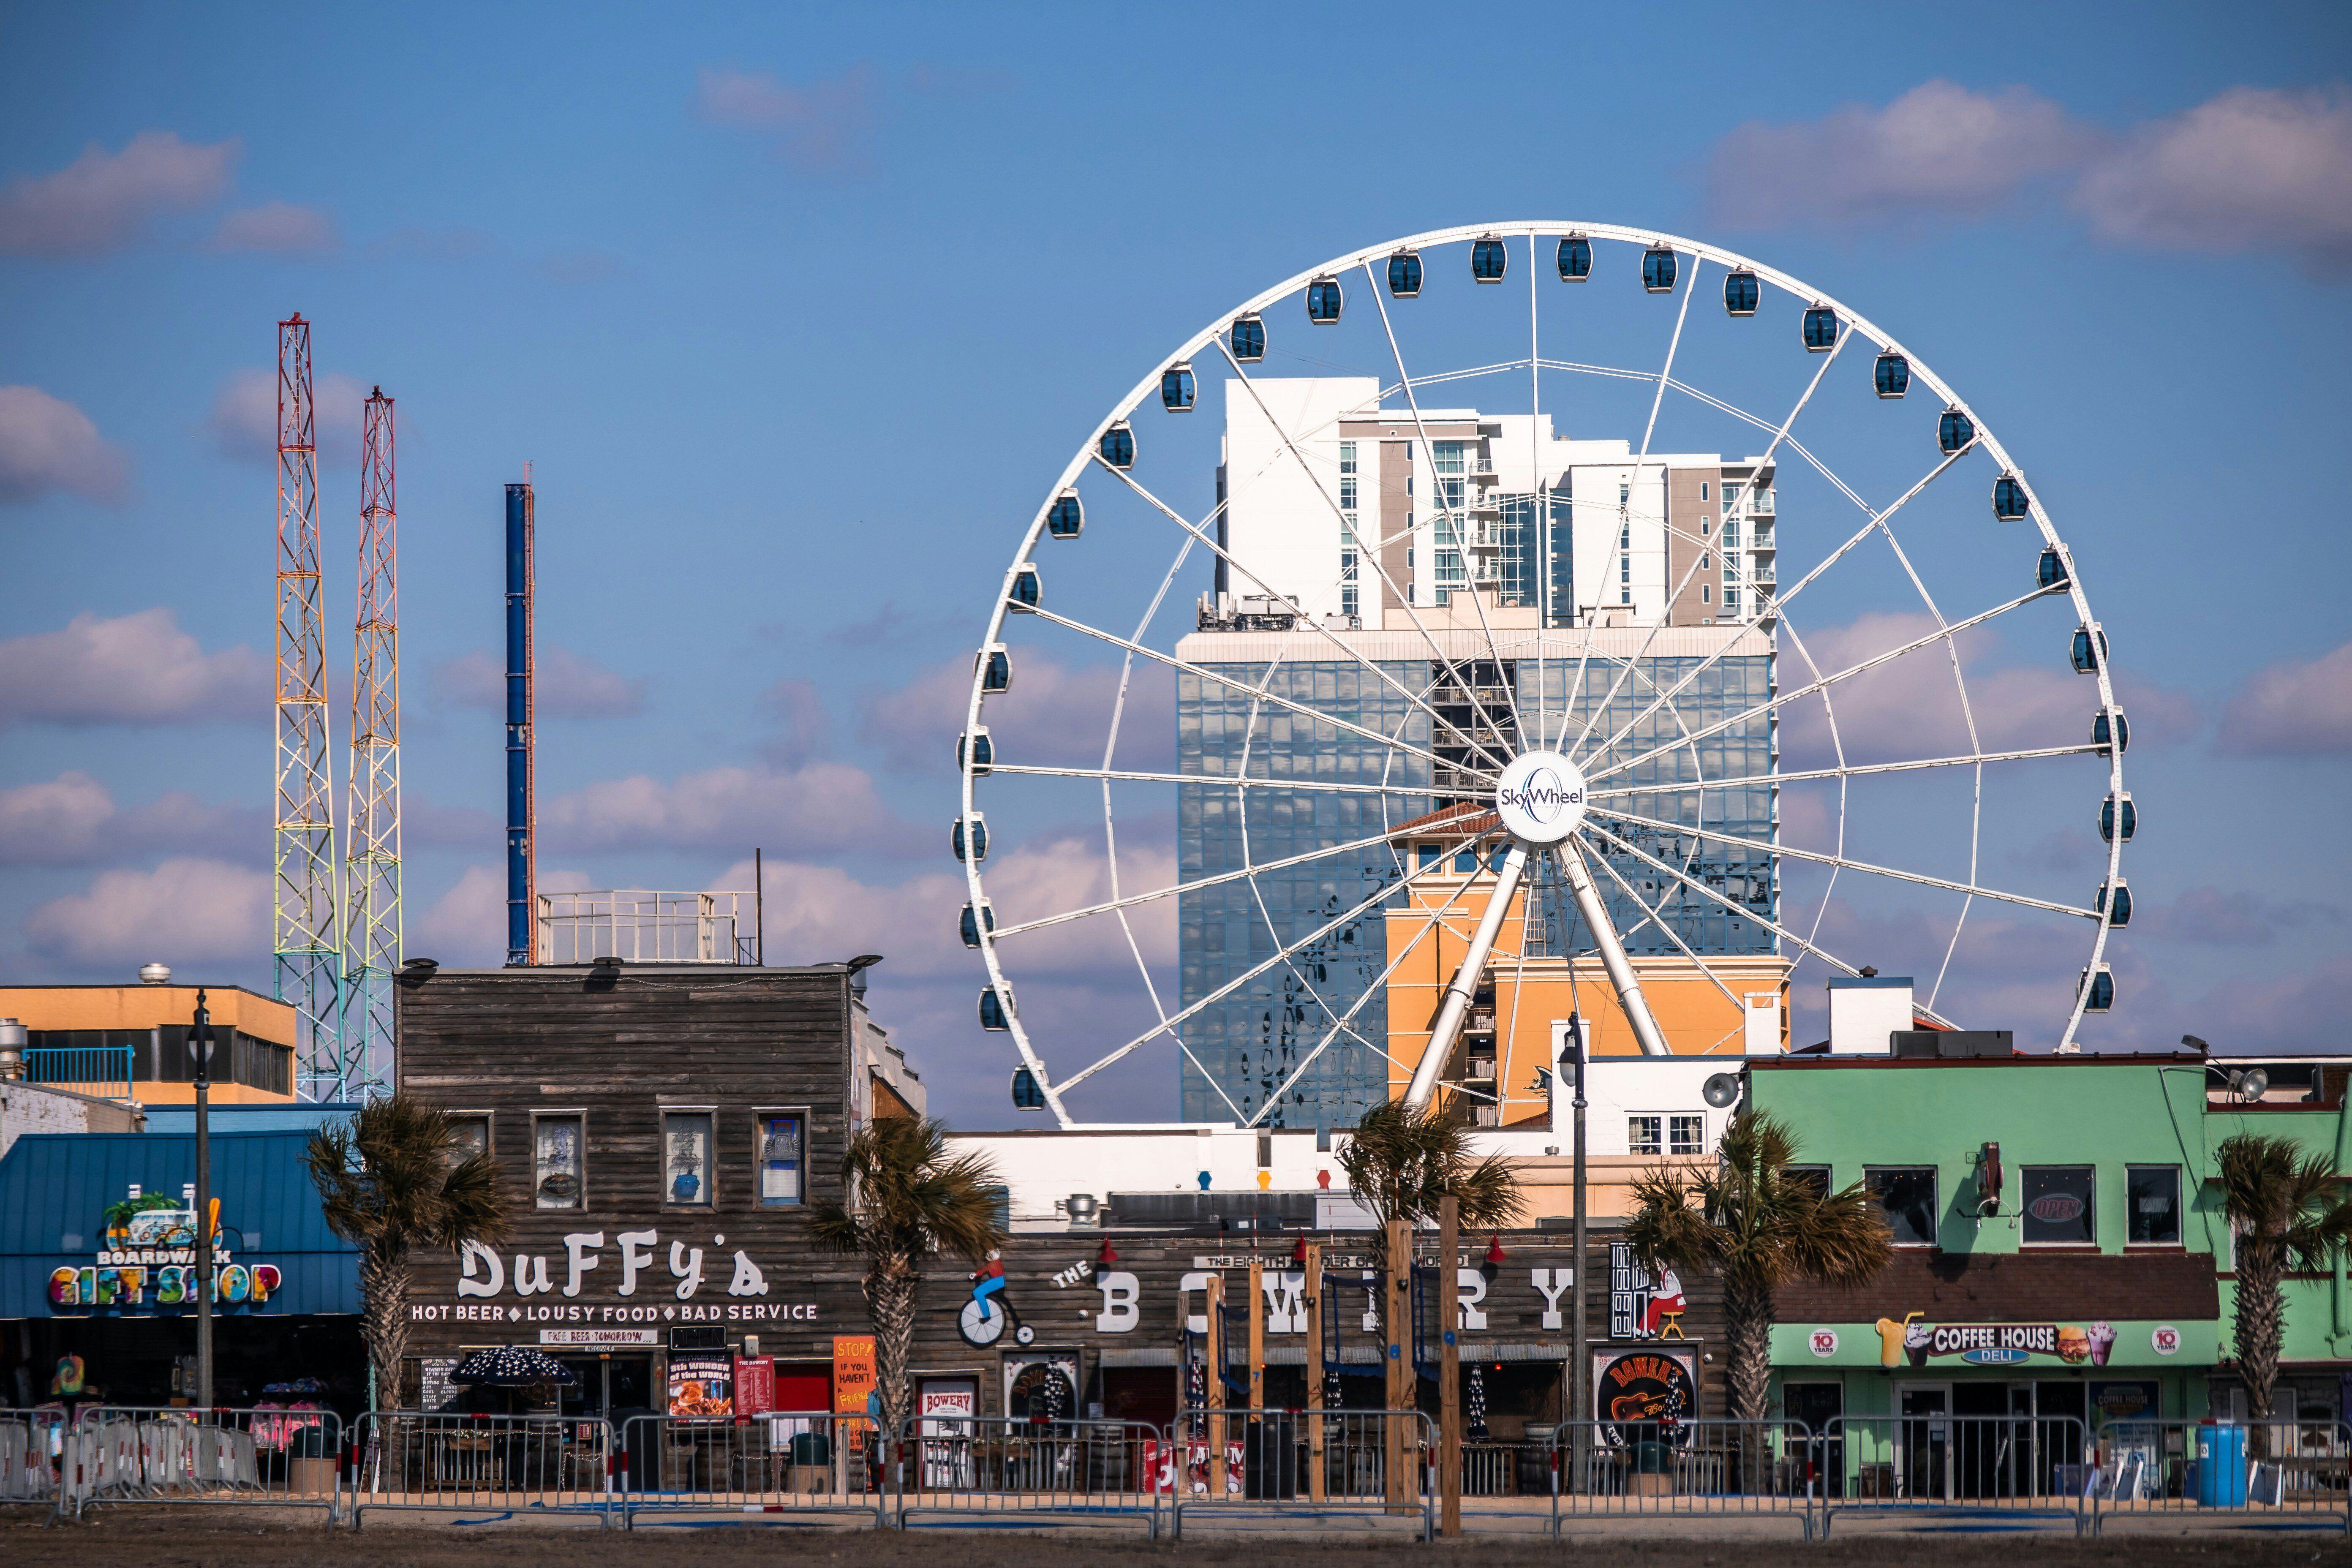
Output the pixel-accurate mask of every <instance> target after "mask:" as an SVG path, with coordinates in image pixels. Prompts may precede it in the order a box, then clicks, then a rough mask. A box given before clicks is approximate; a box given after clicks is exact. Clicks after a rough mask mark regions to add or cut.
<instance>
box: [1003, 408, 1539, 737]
mask: <svg viewBox="0 0 2352 1568" xmlns="http://www.w3.org/2000/svg"><path fill="white" fill-rule="evenodd" d="M1236 368H1238V367H1236ZM1246 381H1247V378H1246V377H1244V384H1246ZM1253 395H1255V389H1253ZM1261 406H1262V405H1261ZM1266 417H1267V418H1268V419H1269V420H1271V419H1272V418H1273V417H1274V416H1272V415H1270V414H1269V415H1268V416H1266ZM1275 428H1276V430H1277V431H1279V430H1280V429H1281V426H1280V425H1278V424H1277V425H1276V426H1275ZM1283 439H1284V440H1285V441H1287V440H1288V439H1289V437H1288V436H1287V435H1286V436H1284V437H1283ZM1293 450H1294V451H1295V450H1296V448H1295V447H1294V448H1293ZM1096 464H1097V467H1098V468H1101V469H1102V470H1103V471H1104V472H1105V473H1108V474H1109V475H1111V476H1112V477H1113V478H1115V479H1118V481H1119V483H1121V484H1123V485H1125V486H1126V487H1127V488H1128V489H1131V490H1133V491H1134V492H1135V493H1136V494H1137V495H1139V496H1140V497H1141V498H1142V499H1143V500H1144V501H1145V503H1146V504H1148V505H1149V506H1150V507H1151V509H1152V510H1155V511H1157V512H1159V513H1160V515H1161V516H1162V517H1165V518H1166V519H1168V521H1171V522H1172V523H1174V524H1175V525H1176V526H1177V527H1179V528H1181V529H1182V530H1183V531H1185V532H1186V533H1188V534H1191V535H1192V537H1193V538H1194V539H1196V540H1198V541H1199V542H1200V543H1201V545H1202V548H1204V549H1206V550H1207V551H1208V552H1209V553H1211V554H1212V555H1214V556H1215V557H1216V558H1217V559H1218V560H1220V561H1222V562H1223V563H1225V564H1226V565H1228V566H1230V567H1232V568H1233V569H1234V571H1236V572H1238V573H1240V574H1242V575H1243V576H1244V577H1246V578H1248V579H1249V580H1250V581H1251V582H1253V583H1255V584H1257V585H1258V586H1259V587H1260V588H1262V589H1265V594H1266V596H1267V597H1268V598H1269V599H1272V600H1274V601H1275V602H1276V603H1285V602H1286V600H1285V599H1284V596H1283V595H1280V594H1277V593H1276V592H1275V591H1274V589H1273V588H1272V587H1271V586H1270V585H1269V584H1267V583H1266V582H1265V579H1264V578H1262V577H1260V576H1259V575H1258V574H1256V573H1255V572H1253V571H1251V570H1250V569H1249V568H1248V567H1247V566H1244V565H1243V564H1242V563H1240V562H1239V561H1237V560H1235V559H1234V557H1233V555H1232V554H1231V552H1228V551H1226V549H1225V548H1224V547H1223V545H1221V544H1219V543H1218V542H1216V541H1215V540H1213V539H1212V538H1210V537H1209V536H1208V535H1207V534H1206V533H1204V532H1202V531H1201V529H1200V527H1199V525H1198V524H1196V523H1194V522H1192V521H1191V520H1190V519H1189V518H1187V517H1185V516H1184V514H1183V513H1181V512H1180V511H1178V510H1176V509H1175V508H1174V507H1171V506H1170V505H1169V504H1168V503H1167V502H1166V501H1164V500H1160V498H1159V497H1158V496H1156V495H1154V494H1152V493H1151V491H1150V490H1149V489H1145V488H1144V487H1143V486H1142V485H1141V484H1139V482H1137V480H1136V479H1135V477H1134V476H1133V475H1131V474H1129V473H1128V472H1127V471H1126V470H1125V469H1123V468H1112V467H1111V466H1110V465H1109V464H1108V463H1106V462H1103V461H1101V459H1100V457H1099V456H1097V459H1096ZM1299 467H1300V468H1306V469H1307V473H1308V474H1309V475H1310V476H1311V477H1313V478H1314V479H1315V480H1316V485H1317V488H1318V489H1320V488H1321V485H1322V479H1321V476H1319V475H1315V474H1314V470H1313V469H1311V468H1307V461H1306V459H1305V458H1300V459H1299ZM1372 570H1373V571H1375V572H1379V571H1380V570H1381V568H1380V566H1379V563H1378V562H1377V560H1375V562H1374V564H1373V567H1372ZM1381 581H1382V582H1383V583H1386V582H1387V581H1388V578H1387V576H1386V575H1385V574H1382V576H1381ZM1405 609H1406V613H1407V614H1411V613H1412V606H1411V605H1406V606H1405ZM1032 613H1033V614H1036V615H1041V616H1042V615H1044V614H1045V612H1044V611H1043V610H1037V611H1034V612H1032ZM1299 619H1300V620H1302V621H1304V622H1305V623H1307V630H1309V631H1312V632H1316V633H1318V634H1320V635H1321V636H1322V637H1323V639H1324V640H1325V641H1326V642H1328V643H1329V644H1330V645H1331V646H1332V647H1336V648H1338V649H1339V651H1340V652H1342V653H1344V654H1346V655H1347V656H1348V657H1349V658H1350V659H1353V660H1354V661H1355V662H1356V663H1357V664H1359V665H1360V666H1362V667H1363V668H1365V669H1367V670H1370V672H1371V673H1372V675H1373V676H1374V677H1376V678H1377V679H1379V680H1380V682H1381V684H1382V685H1384V686H1386V687H1388V688H1390V689H1391V690H1393V691H1395V692H1396V693H1397V694H1398V695H1399V696H1401V697H1402V698H1403V699H1404V700H1406V701H1408V702H1410V703H1412V705H1413V706H1415V707H1416V708H1419V709H1421V710H1423V711H1424V712H1426V713H1427V714H1428V715H1429V717H1430V721H1431V722H1432V723H1434V724H1438V725H1442V726H1444V728H1445V729H1447V730H1450V731H1453V732H1454V734H1455V735H1457V736H1459V737H1460V738H1461V740H1462V741H1463V742H1464V743H1465V745H1467V746H1469V747H1470V748H1471V749H1472V750H1473V751H1475V752H1478V753H1479V754H1480V755H1481V756H1484V757H1486V760H1487V761H1488V762H1489V763H1492V764H1493V765H1494V766H1495V767H1496V769H1500V768H1501V767H1503V765H1504V763H1505V762H1506V760H1507V759H1504V758H1500V757H1497V756H1496V755H1495V754H1494V753H1493V752H1489V751H1487V750H1486V747H1484V746H1482V745H1480V744H1479V743H1478V742H1477V741H1476V740H1475V738H1473V737H1472V736H1470V735H1469V734H1467V733H1465V731H1463V730H1462V729H1461V728H1460V727H1459V726H1457V725H1455V724H1454V722H1453V721H1450V720H1448V719H1446V718H1444V716H1443V715H1441V714H1440V713H1439V712H1438V711H1437V710H1435V709H1434V708H1432V707H1430V706H1429V705H1428V704H1427V703H1425V702H1423V701H1422V700H1421V699H1419V698H1418V697H1415V696H1414V695H1413V694H1412V692H1411V691H1409V690H1407V689H1405V688H1404V687H1403V686H1402V684H1400V683H1399V682H1398V680H1397V679H1396V677H1394V676H1392V675H1391V674H1390V673H1389V672H1388V671H1387V670H1385V669H1382V668H1381V667H1380V666H1379V665H1378V664H1376V663H1374V662H1373V661H1372V660H1370V659H1369V658H1365V657H1364V656H1363V655H1362V654H1360V653H1359V652H1357V651H1356V650H1355V649H1354V648H1352V647H1349V646H1348V643H1347V641H1346V639H1345V638H1343V637H1340V636H1339V634H1338V633H1337V632H1334V631H1333V630H1332V629H1331V628H1330V627H1328V626H1324V625H1322V624H1321V623H1319V622H1318V621H1317V620H1316V619H1315V617H1314V616H1307V615H1301V616H1299ZM1413 625H1414V626H1415V627H1417V628H1418V629H1419V630H1420V632H1421V635H1422V638H1423V641H1425V642H1427V643H1428V644H1429V647H1430V651H1431V652H1432V653H1434V654H1436V655H1437V657H1438V658H1444V653H1443V652H1441V651H1440V650H1439V649H1438V647H1437V639H1436V638H1434V637H1431V636H1430V635H1429V628H1428V627H1427V626H1423V625H1422V624H1421V617H1420V616H1413ZM1146 651H1147V652H1149V650H1146ZM1153 657H1155V658H1157V657H1162V656H1159V655H1154V656H1153ZM1220 679H1222V678H1220ZM1226 684H1227V685H1232V684H1233V682H1232V681H1230V680H1228V681H1226ZM1309 711H1312V710H1309ZM1448 765H1451V764H1448Z"/></svg>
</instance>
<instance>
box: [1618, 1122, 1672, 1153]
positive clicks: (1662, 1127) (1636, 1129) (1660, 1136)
mask: <svg viewBox="0 0 2352 1568" xmlns="http://www.w3.org/2000/svg"><path fill="white" fill-rule="evenodd" d="M1665 1131H1666V1119H1665V1118H1664V1116H1661V1115H1655V1114H1653V1113H1650V1112H1643V1114H1641V1115H1638V1116H1628V1117H1627V1118H1625V1152H1627V1153H1628V1154H1663V1153H1664V1152H1666V1145H1665Z"/></svg>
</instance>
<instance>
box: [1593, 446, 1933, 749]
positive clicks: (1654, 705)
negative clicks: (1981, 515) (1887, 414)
mask: <svg viewBox="0 0 2352 1568" xmlns="http://www.w3.org/2000/svg"><path fill="white" fill-rule="evenodd" d="M1970 449H1972V448H1963V449H1962V450H1961V451H1959V452H1955V453H1953V454H1951V456H1949V457H1948V458H1945V459H1944V460H1943V461H1942V462H1940V463H1937V465H1936V466H1935V467H1934V468H1931V469H1929V470H1928V471H1927V476H1926V477H1925V478H1924V479H1920V480H1919V482H1918V483H1916V484H1915V485H1913V486H1912V487H1911V488H1910V489H1907V490H1906V491H1904V492H1903V494H1902V495H1901V496H1900V497H1898V498H1897V499H1896V500H1895V504H1894V505H1892V506H1890V507H1888V508H1887V509H1886V510H1885V511H1880V512H1869V509H1868V508H1867V507H1864V511H1865V512H1869V519H1870V520H1869V521H1866V522H1864V524H1863V525H1862V526H1861V527H1860V528H1858V529H1856V530H1855V531H1854V533H1853V537H1852V538H1851V539H1848V540H1847V541H1846V542H1844V543H1843V544H1841V545H1839V546H1838V547H1837V548H1836V549H1835V550H1832V551H1831V552H1829V554H1828V555H1826V556H1824V557H1823V558H1822V560H1821V562H1820V563H1818V564H1816V565H1815V566H1814V567H1813V569H1812V570H1811V571H1810V572H1808V573H1806V574H1804V576H1803V577H1801V578H1800V579H1799V580H1798V582H1797V584H1796V586H1795V587H1793V588H1790V590H1789V591H1788V592H1787V593H1785V594H1774V595H1771V603H1772V608H1773V613H1774V614H1775V615H1776V616H1782V618H1785V611H1786V610H1787V608H1788V606H1789V605H1792V604H1794V603H1795V602H1796V599H1797V595H1800V594H1801V593H1803V592H1804V591H1805V589H1806V588H1807V587H1808V586H1810V585H1811V584H1812V583H1813V582H1814V581H1815V580H1816V579H1817V578H1819V577H1820V576H1821V575H1822V574H1823V573H1825V572H1827V571H1828V570H1829V569H1830V568H1831V567H1832V566H1834V565H1836V564H1837V563H1839V562H1840V561H1842V560H1843V559H1844V558H1845V556H1846V554H1847V552H1850V551H1852V550H1853V548H1854V547H1855V546H1856V545H1858V544H1860V543H1861V542H1863V541H1864V540H1865V539H1868V538H1869V537H1870V536H1871V534H1873V533H1874V532H1875V531H1877V527H1878V525H1879V523H1881V522H1882V521H1885V519H1887V518H1890V517H1893V516H1894V515H1895V513H1896V512H1898V511H1900V510H1903V509H1904V508H1905V507H1906V506H1908V505H1909V504H1910V503H1911V501H1912V500H1913V499H1914V498H1916V497H1917V496H1918V495H1919V494H1920V492H1922V491H1924V490H1925V489H1927V487H1928V486H1929V485H1930V484H1932V483H1934V482H1935V481H1936V479H1937V477H1938V476H1940V475H1941V474H1942V473H1943V472H1944V470H1945V469H1947V468H1950V467H1951V466H1952V465H1953V464H1954V463H1956V462H1958V460H1959V459H1960V458H1962V457H1963V456H1965V455H1966V453H1967V451H1969V450H1970ZM1814 467H1816V468H1820V469H1821V471H1822V473H1824V474H1829V473H1830V470H1829V469H1828V468H1827V467H1826V466H1824V465H1822V464H1821V463H1819V462H1816V463H1815V464H1814ZM1830 478H1831V479H1832V480H1833V481H1834V482H1835V483H1836V484H1837V486H1838V488H1839V489H1846V486H1845V482H1844V481H1843V480H1842V479H1837V477H1836V476H1835V475H1834V474H1830ZM1846 493H1848V494H1849V495H1851V494H1852V493H1853V492H1852V491H1851V490H1847V492H1846ZM1731 647H1732V643H1731V641H1730V640H1729V639H1727V640H1726V641H1725V643H1724V645H1723V647H1719V648H1717V649H1716V650H1715V651H1714V652H1713V653H1711V654H1708V655H1707V656H1706V658H1703V659H1701V660H1699V662H1698V663H1697V664H1696V665H1695V666H1693V667H1692V668H1690V669H1689V670H1687V671H1685V673H1684V675H1683V678H1682V679H1680V680H1677V681H1675V684H1674V685H1673V686H1671V687H1669V688H1668V689H1665V690H1664V691H1662V692H1660V693H1659V694H1658V695H1657V696H1656V697H1655V698H1654V699H1653V700H1651V703H1650V705H1649V706H1648V707H1647V708H1644V709H1643V710H1642V711H1641V712H1639V713H1636V714H1635V715H1634V716H1633V718H1632V719H1631V720H1629V721H1627V722H1626V723H1625V725H1624V726H1623V727H1622V728H1621V729H1620V730H1619V731H1617V732H1616V733H1615V734H1613V735H1612V736H1610V737H1609V740H1608V742H1606V743H1605V744H1603V745H1602V746H1601V747H1600V748H1599V750H1597V751H1594V752H1591V755H1592V756H1596V757H1597V756H1601V755H1602V754H1603V753H1605V752H1608V751H1609V749H1610V748H1611V747H1612V746H1614V745H1615V744H1616V743H1617V742H1620V741H1622V740H1623V739H1624V738H1625V736H1626V735H1628V734H1630V733H1631V732H1633V730H1634V729H1636V728H1637V727H1639V726H1640V724H1641V723H1642V721H1643V720H1645V719H1647V718H1649V716H1650V715H1651V714H1653V713H1655V712H1656V711H1657V710H1658V709H1659V708H1660V706H1662V705H1663V704H1664V703H1668V702H1671V701H1673V700H1675V698H1676V697H1679V696H1681V695H1682V694H1683V692H1684V691H1685V690H1687V689H1689V687H1690V683H1691V682H1692V681H1694V680H1696V679H1698V678H1699V677H1700V676H1702V675H1704V674H1706V672H1707V671H1708V670H1710V669H1712V668H1715V666H1716V665H1717V663H1718V662H1720V661H1721V660H1722V659H1723V658H1724V657H1725V656H1726V655H1727V653H1728V652H1729V651H1730V649H1731Z"/></svg>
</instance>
